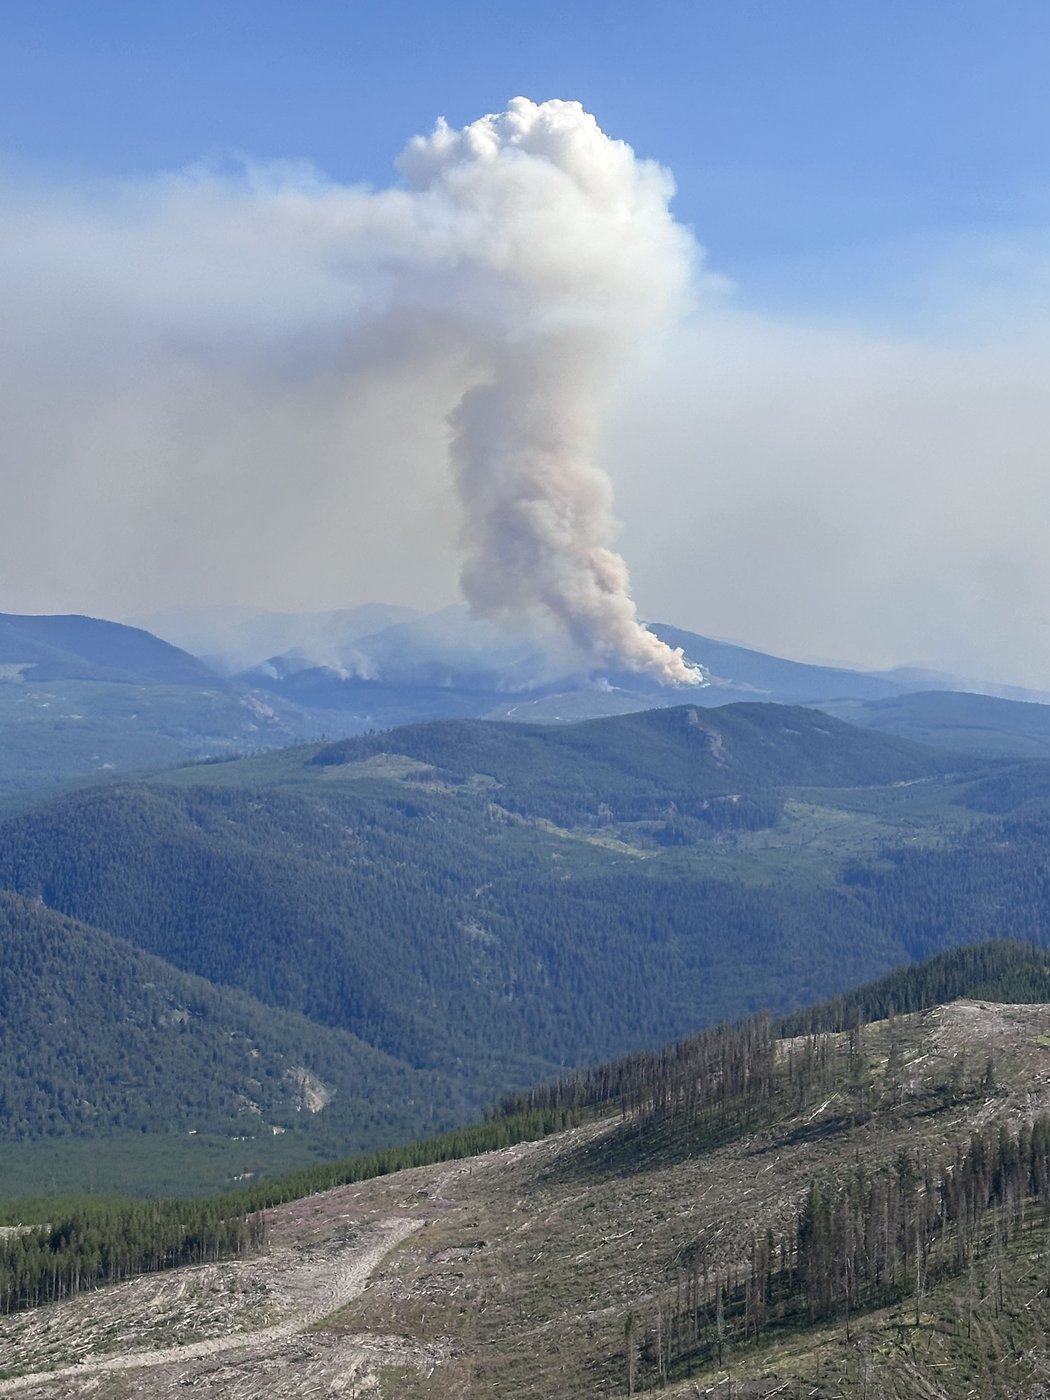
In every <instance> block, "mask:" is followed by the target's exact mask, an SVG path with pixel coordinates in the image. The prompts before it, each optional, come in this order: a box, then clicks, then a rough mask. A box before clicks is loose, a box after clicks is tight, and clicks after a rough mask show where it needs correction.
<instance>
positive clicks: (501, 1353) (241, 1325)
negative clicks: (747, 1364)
mask: <svg viewBox="0 0 1050 1400" xmlns="http://www.w3.org/2000/svg"><path fill="white" fill-rule="evenodd" d="M863 1053H864V1055H865V1057H866V1061H867V1062H868V1064H869V1066H870V1068H871V1084H870V1086H869V1089H868V1091H867V1092H868V1096H869V1097H868V1104H867V1107H866V1109H865V1110H864V1111H863V1112H859V1113H858V1112H857V1104H856V1103H851V1102H848V1101H846V1100H845V1099H843V1098H842V1097H841V1096H840V1095H836V1094H832V1095H830V1096H828V1095H827V1094H824V1095H818V1096H814V1098H813V1099H812V1101H810V1102H806V1103H805V1104H800V1105H799V1106H798V1109H797V1112H795V1113H794V1114H793V1115H792V1116H791V1117H790V1118H789V1119H787V1120H784V1121H781V1122H780V1123H778V1124H776V1125H772V1126H767V1127H764V1128H761V1129H756V1130H755V1131H754V1132H752V1133H751V1134H750V1135H745V1136H744V1137H742V1138H739V1139H737V1140H736V1141H733V1142H730V1143H726V1144H724V1145H722V1146H717V1147H714V1148H713V1149H709V1150H701V1149H700V1147H699V1146H697V1147H696V1148H695V1149H692V1148H690V1146H689V1144H688V1142H686V1143H683V1142H682V1141H681V1140H666V1141H665V1140H663V1139H662V1138H661V1137H660V1134H659V1132H658V1131H657V1130H655V1129H648V1128H647V1129H645V1130H643V1131H641V1132H639V1131H638V1130H632V1129H630V1128H628V1127H627V1126H626V1125H623V1124H621V1123H620V1122H619V1120H618V1119H611V1120H606V1121H604V1122H602V1123H591V1124H588V1125H585V1126H584V1127H581V1128H578V1129H575V1130H573V1131H572V1132H569V1133H566V1134H562V1135H560V1136H559V1137H557V1138H551V1139H548V1140H547V1141H545V1142H541V1143H528V1144H521V1145H519V1146H517V1147H513V1148H509V1149H506V1150H504V1151H500V1152H492V1153H487V1154H485V1155H484V1156H482V1157H478V1158H474V1159H470V1160H467V1161H463V1162H457V1163H452V1164H443V1165H438V1166H433V1167H423V1168H417V1169H414V1170H411V1171H405V1172H400V1173H397V1174H396V1175H392V1176H388V1177H382V1178H378V1179H376V1180H374V1181H369V1182H362V1183H359V1184H357V1185H354V1186H347V1187H340V1188H336V1189H335V1190H332V1191H328V1192H325V1193H323V1194H322V1195H318V1196H314V1197H310V1198H308V1199H306V1200H303V1201H298V1202H294V1203H292V1204H289V1205H287V1206H282V1207H279V1208H277V1209H275V1210H273V1211H271V1212H269V1240H270V1243H269V1247H268V1251H267V1252H266V1253H265V1254H263V1255H261V1256H259V1257H257V1258H253V1259H248V1260H244V1261H238V1262H233V1263H224V1264H219V1265H208V1266H205V1267H202V1268H195V1269H182V1270H178V1271H174V1272H172V1273H169V1274H164V1275H156V1276H151V1277H147V1278H143V1279H138V1280H135V1281H133V1282H131V1283H128V1284H124V1285H121V1286H119V1287H116V1288H111V1289H105V1290H100V1291H99V1292H97V1293H92V1294H88V1295H85V1296H83V1297H81V1298H79V1299H76V1300H74V1301H72V1302H69V1303H65V1304H61V1305H58V1306H55V1307H50V1308H42V1309H38V1310H35V1311H32V1312H29V1313H25V1314H21V1315H16V1316H13V1317H9V1318H5V1319H2V1320H0V1358H2V1359H0V1365H2V1366H3V1369H4V1371H6V1372H8V1373H9V1374H10V1373H11V1372H23V1373H24V1374H21V1375H16V1376H14V1377H13V1378H12V1379H9V1380H6V1381H2V1382H0V1394H3V1395H6V1394H19V1395H21V1396H23V1397H25V1400H45V1397H46V1400H74V1397H82V1396H83V1397H92V1400H128V1398H129V1397H150V1400H175V1397H179V1398H180V1400H183V1397H185V1396H186V1395H188V1394H190V1393H192V1394H194V1395H198V1394H199V1395H201V1396H204V1397H222V1400H264V1397H265V1400H283V1397H300V1396H302V1397H306V1396H311V1397H326V1396H332V1397H364V1396H373V1397H375V1400H380V1397H382V1400H511V1397H513V1400H583V1398H584V1397H585V1396H586V1397H588V1400H597V1397H608V1400H612V1398H613V1397H620V1396H623V1395H624V1394H625V1388H626V1382H625V1375H624V1369H623V1368H624V1362H623V1336H624V1319H625V1317H626V1316H627V1315H628V1314H629V1313H632V1312H633V1313H636V1314H637V1316H638V1317H639V1318H640V1319H641V1320H642V1323H643V1325H644V1321H645V1319H646V1317H647V1316H648V1315H649V1314H650V1312H651V1310H652V1308H653V1307H654V1306H655V1304H656V1302H657V1301H658V1300H659V1299H661V1298H666V1297H667V1296H668V1290H673V1288H674V1286H675V1279H676V1277H677V1266H678V1260H679V1258H680V1255H681V1251H682V1249H683V1247H685V1246H687V1245H689V1244H691V1243H692V1242H694V1241H695V1240H696V1239H697V1238H698V1237H700V1236H703V1238H704V1239H705V1241H706V1242H707V1245H708V1248H709V1249H710V1251H711V1252H712V1256H713V1257H714V1258H718V1259H720V1260H721V1261H723V1262H728V1263H733V1262H736V1261H737V1260H738V1259H739V1255H740V1250H741V1242H742V1241H743V1240H746V1239H747V1237H748V1236H749V1235H750V1234H751V1232H752V1231H762V1230H765V1229H766V1228H767V1227H771V1228H773V1229H774V1230H777V1229H779V1228H780V1227H781V1226H782V1225H784V1224H785V1223H787V1222H788V1221H789V1220H790V1219H791V1217H792V1215H793V1213H794V1212H795V1211H796V1210H797V1208H798V1203H799V1201H800V1199H801V1197H802V1196H803V1194H804V1193H805V1191H806V1189H807V1187H808V1184H809V1182H810V1181H811V1180H813V1179H814V1178H817V1179H827V1177H828V1176H833V1175H835V1174H837V1173H839V1172H842V1171H845V1170H848V1168H849V1167H850V1166H851V1164H853V1163H855V1162H857V1161H858V1160H866V1161H874V1160H886V1159H889V1158H891V1157H892V1156H893V1155H894V1154H895V1153H896V1152H897V1151H898V1150H899V1149H900V1148H901V1147H904V1146H907V1147H908V1148H909V1149H910V1150H914V1149H916V1148H918V1147H919V1146H922V1147H923V1148H924V1149H929V1150H932V1151H934V1152H936V1151H937V1150H938V1149H939V1147H942V1146H943V1147H944V1148H945V1149H947V1147H948V1145H949V1144H953V1143H955V1142H956V1141H958V1139H959V1138H960V1137H962V1136H965V1135H966V1134H968V1132H969V1130H970V1128H971V1126H973V1125H974V1124H975V1123H978V1122H982V1121H985V1120H987V1119H989V1118H991V1117H996V1118H1002V1117H1008V1118H1011V1119H1014V1120H1015V1121H1016V1120H1020V1119H1022V1118H1025V1117H1031V1116H1033V1115H1034V1114H1035V1113H1037V1112H1047V1111H1050V1007H1033V1006H1022V1007H1013V1006H998V1005H989V1006H984V1005H982V1004H980V1003H975V1002H959V1003H956V1004H955V1005H953V1006H951V1007H947V1008H939V1009H937V1010H935V1011H932V1012H928V1013H925V1014H924V1015H921V1016H916V1017H901V1018H899V1020H898V1021H897V1022H895V1023H893V1024H892V1025H890V1024H888V1023H884V1024H883V1025H881V1026H874V1027H869V1028H867V1029H866V1031H865V1039H864V1049H863ZM990 1056H991V1057H992V1058H993V1059H994V1061H995V1066H996V1083H995V1085H994V1086H985V1087H981V1080H982V1075H983V1074H984V1072H985V1068H986V1063H987V1060H988V1058H989V1057H990ZM891 1062H892V1064H893V1071H892V1075H891V1074H890V1071H889V1069H888V1068H887V1066H888V1065H889V1064H890V1063H891ZM945 1084H950V1085H951V1086H952V1088H951V1089H950V1090H947V1091H946V1090H945V1088H944V1086H945ZM935 1089H936V1092H934V1090H935ZM873 1108H874V1109H875V1110H876V1111H874V1112H871V1110H872V1109H873ZM632 1132H633V1134H634V1135H633V1137H632V1136H631V1134H632ZM1033 1268H1034V1269H1035V1268H1039V1269H1041V1268H1043V1265H1042V1264H1033ZM1031 1291H1032V1293H1034V1292H1035V1288H1034V1287H1033V1289H1032V1290H1031ZM1022 1306H1027V1295H1026V1299H1025V1300H1023V1303H1022ZM1048 1322H1050V1318H1048ZM894 1329H899V1323H898V1322H896V1321H894V1320H893V1319H888V1320H887V1321H886V1323H885V1330H886V1335H887V1336H890V1335H891V1334H894ZM894 1335H895V1334H894ZM818 1340H819V1339H818ZM818 1340H814V1339H813V1338H809V1339H808V1340H807V1341H806V1343H805V1346H806V1348H808V1350H805V1351H804V1352H799V1353H797V1354H796V1355H794V1356H793V1357H792V1359H791V1365H792V1367H793V1371H792V1376H793V1379H792V1380H791V1382H790V1383H789V1382H788V1381H786V1380H785V1378H784V1376H785V1372H784V1371H783V1370H782V1369H781V1366H780V1365H779V1364H778V1365H776V1366H775V1367H774V1366H773V1365H770V1366H769V1367H768V1369H767V1370H766V1371H765V1372H763V1371H762V1369H761V1366H760V1361H761V1358H756V1361H755V1365H756V1366H758V1367H759V1369H758V1370H755V1369H754V1367H752V1369H751V1370H750V1373H749V1372H748V1370H747V1368H743V1369H742V1370H741V1372H740V1374H738V1375H736V1376H734V1377H733V1382H732V1388H731V1387H730V1381H729V1376H728V1375H726V1374H723V1375H717V1374H714V1375H710V1376H708V1377H706V1378H704V1379H700V1380H693V1381H690V1382H689V1383H688V1384H687V1385H686V1384H679V1385H678V1386H677V1387H676V1386H674V1385H672V1386H671V1387H670V1388H669V1389H668V1391H667V1392H666V1394H667V1395H668V1396H680V1397H682V1400H685V1397H699V1396H705V1395H710V1396H711V1397H718V1400H727V1397H728V1396H729V1395H730V1394H732V1395H734V1396H736V1397H738V1400H743V1397H747V1398H748V1400H759V1397H762V1400H766V1397H769V1400H772V1397H774V1396H781V1397H792V1400H794V1397H795V1396H796V1394H801V1395H805V1396H809V1397H816V1396H838V1395H851V1394H860V1393H861V1392H860V1391H859V1390H851V1389H848V1388H847V1389H843V1384H844V1383H843V1384H840V1383H839V1382H838V1381H836V1379H835V1375H834V1374H833V1373H834V1370H835V1364H837V1363H836V1362H835V1357H836V1356H837V1355H838V1353H835V1352H834V1347H835V1346H836V1345H838V1343H837V1342H835V1341H834V1339H832V1340H830V1341H829V1342H828V1344H827V1345H828V1348H829V1349H830V1350H829V1355H830V1356H831V1357H832V1360H831V1361H828V1363H827V1365H828V1367H829V1368H830V1369H828V1371H827V1376H826V1383H825V1381H820V1382H819V1383H818V1382H814V1381H812V1380H810V1381H807V1382H806V1384H805V1386H804V1387H803V1388H802V1389H801V1390H800V1389H799V1387H800V1385H802V1382H801V1380H800V1379H799V1378H800V1376H803V1375H809V1376H810V1377H812V1376H814V1375H816V1376H820V1375H823V1372H821V1371H819V1370H818V1369H815V1368H817V1367H818V1361H819V1365H821V1366H823V1365H824V1361H823V1360H822V1359H820V1358H819V1357H818V1350H819V1347H818ZM912 1344H913V1343H912V1340H911V1339H908V1345H912ZM902 1355H903V1356H904V1359H903V1360H901V1361H900V1363H899V1364H897V1363H896V1362H895V1366H896V1369H895V1370H894V1372H893V1375H894V1377H895V1379H894V1381H893V1385H892V1387H891V1386H890V1384H889V1382H887V1383H886V1384H885V1385H884V1386H883V1387H882V1389H881V1390H876V1389H874V1388H873V1389H872V1390H871V1391H870V1395H871V1397H872V1400H874V1397H875V1396H876V1395H877V1394H883V1395H885V1396H887V1397H888V1396H897V1395H902V1396H903V1395H908V1396H914V1397H920V1396H927V1395H928V1396H934V1395H937V1396H949V1395H952V1396H953V1395H954V1392H953V1391H952V1390H951V1389H950V1388H949V1389H946V1388H944V1387H943V1385H942V1383H941V1381H937V1380H936V1377H937V1374H938V1373H937V1372H936V1371H935V1369H929V1373H928V1375H927V1376H926V1378H925V1379H924V1378H923V1374H922V1366H921V1365H920V1363H919V1361H912V1360H910V1359H909V1357H910V1353H902ZM815 1357H818V1359H817V1360H815V1359H814V1358H815ZM877 1360H878V1357H877V1356H875V1359H874V1360H872V1363H871V1364H872V1366H873V1367H875V1368H876V1369H875V1370H873V1373H872V1374H873V1375H874V1374H876V1372H877V1367H876V1362H877ZM859 1364H860V1363H859V1362H857V1363H856V1365H859ZM865 1364H867V1362H865ZM880 1364H881V1363H880ZM922 1364H923V1365H926V1366H927V1367H928V1368H935V1367H936V1366H939V1365H940V1364H941V1363H940V1361H938V1360H930V1361H928V1362H924V1363H922ZM945 1364H947V1363H945ZM1017 1364H1018V1365H1020V1363H1019V1362H1018V1363H1017ZM1040 1364H1042V1362H1041V1360H1040V1357H1036V1356H1033V1357H1032V1358H1031V1359H1030V1362H1025V1367H1026V1369H1025V1370H1024V1371H1023V1374H1024V1376H1025V1377H1027V1380H1026V1381H1025V1382H1024V1384H1025V1385H1027V1386H1028V1390H1027V1391H1024V1392H1023V1393H1025V1394H1030V1395H1031V1396H1033V1397H1034V1396H1035V1395H1036V1394H1042V1393H1043V1392H1042V1391H1040V1390H1039V1389H1038V1383H1037V1380H1036V1376H1037V1374H1038V1365H1040ZM856 1365H855V1367H854V1370H856ZM909 1366H910V1367H911V1373H914V1374H912V1379H911V1380H908V1379H907V1378H908V1375H909V1374H911V1373H910V1372H909V1371H908V1367H909ZM774 1369H775V1370H777V1371H780V1374H774ZM851 1374H853V1373H851ZM857 1374H859V1372H857ZM880 1374H881V1373H880ZM1021 1374H1022V1373H1021V1372H1020V1371H1019V1372H1018V1375H1021ZM935 1381H936V1384H934V1382H935ZM898 1382H899V1383H900V1384H898ZM927 1382H929V1383H927ZM880 1384H881V1383H880ZM900 1385H904V1389H901V1388H900ZM965 1393H966V1392H965V1391H961V1392H960V1395H962V1394H965ZM997 1393H998V1392H997ZM1018 1393H1022V1392H1018Z"/></svg>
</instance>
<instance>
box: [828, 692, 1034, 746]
mask: <svg viewBox="0 0 1050 1400" xmlns="http://www.w3.org/2000/svg"><path fill="white" fill-rule="evenodd" d="M820 708H821V710H822V711H823V712H824V713H825V714H831V715H834V716H836V717H837V718H838V719H842V720H845V721H846V722H847V723H848V724H856V725H860V726H862V727H863V728H865V729H873V730H875V731H876V732H877V733H879V734H896V735H898V736H900V737H901V738H904V739H911V740H913V741H915V742H916V743H920V744H932V745H934V746H935V747H938V748H945V749H953V750H955V751H956V752H957V753H972V754H979V755H981V756H982V757H987V758H1047V757H1050V705H1040V704H1034V703H1032V702H1030V701H1022V700H1001V699H999V698H998V697H996V696H992V695H971V694H969V693H966V692H961V691H950V690H929V691H919V692H917V693H916V694H913V695H896V696H892V697H889V698H886V699H879V700H857V699H850V700H837V701H821V702H820Z"/></svg>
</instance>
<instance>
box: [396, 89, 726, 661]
mask: <svg viewBox="0 0 1050 1400" xmlns="http://www.w3.org/2000/svg"><path fill="white" fill-rule="evenodd" d="M399 168H400V170H401V173H402V175H403V176H404V177H405V179H406V181H407V183H408V185H409V189H410V194H409V200H410V207H411V213H410V221H411V222H412V223H413V224H414V225H415V228H416V232H417V234H418V235H419V237H418V239H417V238H413V239H411V240H410V241H411V242H412V244H413V245H414V246H413V260H417V259H420V258H421V259H422V266H420V264H419V262H416V265H415V266H414V267H412V268H408V267H402V269H401V272H402V275H403V276H404V278H405V281H404V283H403V285H402V286H401V288H400V291H399V293H395V298H396V299H398V300H400V299H401V297H402V296H404V295H406V289H407V290H408V295H409V297H410V299H411V298H413V297H414V298H418V303H419V304H417V306H416V307H415V308H414V309H415V310H416V311H417V312H418V311H421V310H422V311H424V312H426V311H431V312H433V311H439V312H440V313H441V314H442V315H446V316H451V317H452V318H454V319H456V320H458V321H459V322H460V326H459V329H460V330H461V332H465V338H466V341H467V344H468V345H469V346H470V347H471V350H472V352H473V354H472V359H473V364H474V367H475V373H476V374H477V375H478V376H479V382H476V383H474V384H473V385H472V386H471V387H470V388H469V389H468V390H467V392H466V393H465V394H464V396H463V398H462V399H461V401H460V402H459V404H458V406H457V407H456V408H455V410H454V411H453V413H452V415H451V424H452V428H453V438H452V448H451V451H452V464H453V468H454V472H455V477H456V483H457V487H458V490H459V496H460V500H461V502H462V506H463V511H464V527H463V543H464V546H465V550H466V561H465V563H464V566H463V571H462V576H461V577H462V584H463V591H464V594H465V596H466V599H467V601H468V602H469V604H470V605H471V608H472V610H473V611H474V612H475V613H476V614H478V615H480V616H483V617H490V618H496V619H514V618H519V619H520V618H521V617H522V616H525V615H528V614H529V613H530V612H535V611H537V610H539V611H543V612H546V613H548V614H550V615H551V616H553V617H554V618H555V619H556V620H557V621H558V622H559V624H560V625H561V626H562V627H563V628H564V629H565V630H566V631H567V633H568V634H569V636H570V637H571V638H572V640H573V641H574V642H575V643H576V645H577V646H578V647H579V648H581V649H582V650H583V652H584V653H585V654H586V655H587V656H588V657H590V658H591V659H592V660H593V661H595V662H598V663H600V664H604V665H614V666H618V667H622V668H624V669H628V670H632V671H637V672H644V673H647V674H649V675H651V676H653V677H654V678H656V679H658V680H660V681H662V682H665V683H685V684H697V683H699V682H701V680H702V673H701V672H700V671H699V669H697V668H696V667H694V666H691V665H689V664H688V663H687V662H686V661H685V660H684V659H683V656H682V653H681V651H677V650H672V649H671V648H670V647H668V646H666V645H665V644H664V643H663V642H661V641H660V640H659V638H657V637H656V636H654V635H653V634H652V633H651V632H649V631H648V630H647V629H646V628H645V627H644V626H643V625H642V624H641V623H640V622H639V620H638V614H637V609H636V607H635V604H634V601H633V599H632V597H631V591H630V582H629V578H628V573H627V566H626V564H625V563H624V560H623V559H622V558H621V556H620V555H619V554H617V553H616V552H615V551H614V550H613V549H612V547H611V546H612V542H613V539H614V535H615V522H614V519H613V515H612V496H611V489H610V484H609V480H608V477H607V476H606V475H605V473H604V472H603V471H601V470H600V468H599V467H598V465H597V463H596V461H595V452H596V445H597V441H598V436H599V429H600V426H601V415H602V411H603V407H604V404H605V402H606V398H607V394H608V393H609V391H610V389H611V388H612V386H613V384H614V383H615V377H616V375H617V373H618V371H619V370H620V368H621V366H622V363H623V360H624V357H625V356H627V355H629V354H630V353H631V351H632V347H634V346H636V345H637V343H638V342H639V341H641V340H643V339H644V338H645V336H646V335H647V334H649V333H651V332H652V331H653V330H654V329H657V328H659V327H660V326H661V325H663V324H666V323H667V321H668V320H669V319H670V318H672V317H673V316H674V313H675V311H676V310H677V309H678V307H679V306H680V305H681V302H682V299H683V297H684V294H685V288H686V285H687V282H688V279H689V276H690V271H691V257H692V253H693V248H694V245H693V243H692V240H691V238H690V236H689V235H688V233H687V232H686V231H685V230H684V229H683V228H681V227H680V226H679V225H677V224H676V223H675V221H674V219H673V218H672V217H671V214H670V212H669V210H668V200H669V198H670V196H671V194H672V191H673V187H672V182H671V179H670V176H669V175H668V174H667V172H666V171H664V170H663V169H661V168H660V167H659V166H657V165H655V164H653V163H652V162H649V161H640V160H637V159H636V158H635V155H634V152H633V151H632V150H631V148H630V147H629V146H627V145H626V144H624V143H623V142H622V141H612V140H610V139H609V138H608V137H607V136H606V135H605V134H604V133H603V132H602V131H601V129H600V128H599V126H598V124H597V122H596V121H595V119H594V118H593V117H592V116H591V115H590V114H589V113H587V112H585V111H584V110H583V108H582V107H581V106H580V104H579V103H577V102H560V101H552V102H544V103H541V104H539V105H537V104H536V103H533V102H530V101H528V100H527V99H526V98H523V97H519V98H515V99H514V101H512V102H511V103H510V106H509V107H508V109H507V111H506V112H503V113H501V114H499V115H498V116H487V117H483V118H482V119H481V120H480V121H476V122H474V123H473V124H471V125H470V126H467V127H465V128H464V129H463V130H462V131H453V130H451V129H450V128H449V127H448V126H447V125H446V124H445V123H444V122H439V123H438V126H437V127H436V129H435V131H434V132H433V134H432V135H431V136H429V137H416V138H415V139H414V140H413V141H412V142H411V143H410V144H409V146H408V149H407V150H406V151H405V153H404V154H403V155H402V157H401V159H400V161H399Z"/></svg>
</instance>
